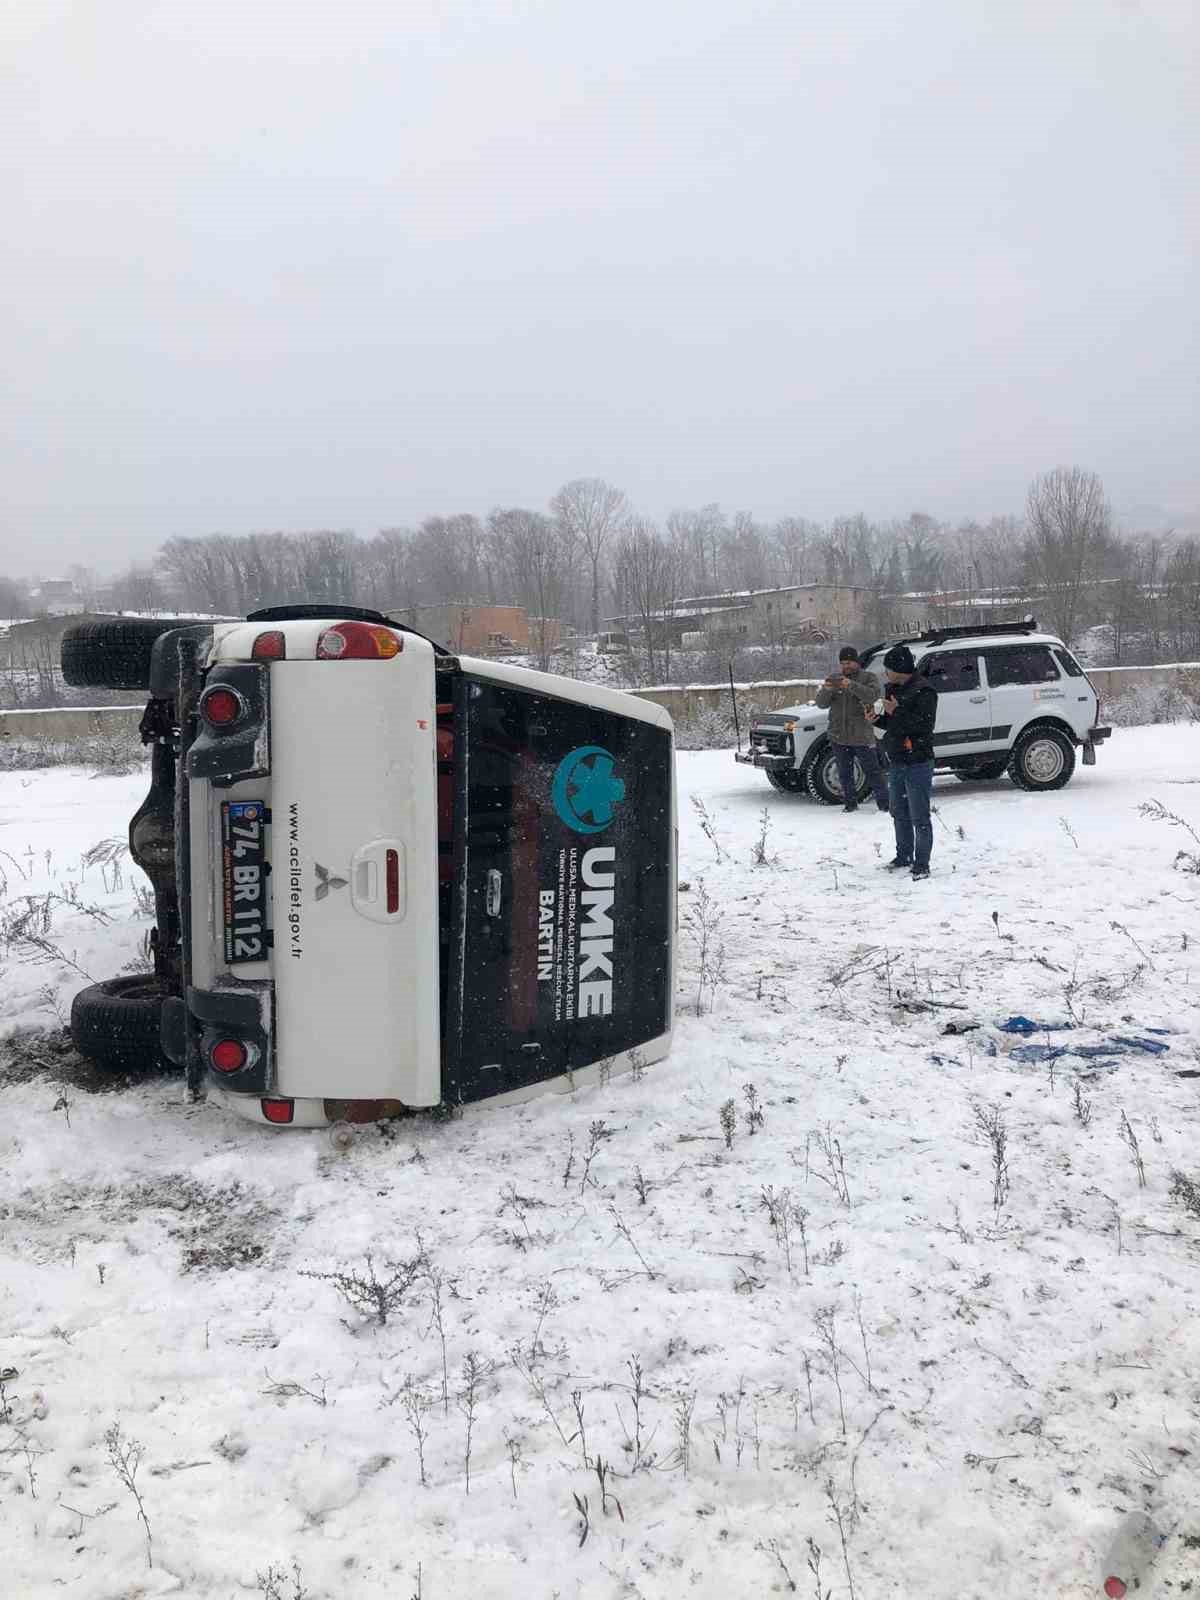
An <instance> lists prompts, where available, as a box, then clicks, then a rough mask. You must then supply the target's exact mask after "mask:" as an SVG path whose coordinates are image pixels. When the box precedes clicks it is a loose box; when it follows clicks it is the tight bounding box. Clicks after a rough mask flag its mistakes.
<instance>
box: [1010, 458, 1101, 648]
mask: <svg viewBox="0 0 1200 1600" xmlns="http://www.w3.org/2000/svg"><path fill="white" fill-rule="evenodd" d="M1025 523H1026V529H1027V534H1026V540H1025V549H1024V555H1025V571H1026V575H1027V577H1028V579H1029V581H1030V582H1031V583H1033V584H1034V585H1036V587H1037V588H1038V590H1039V591H1040V592H1041V597H1042V606H1043V609H1044V611H1045V612H1046V615H1047V620H1048V621H1049V623H1050V625H1051V626H1052V627H1053V628H1054V629H1055V631H1056V632H1057V633H1058V634H1059V635H1060V636H1061V637H1062V638H1063V639H1065V640H1066V642H1067V643H1068V644H1070V643H1071V641H1072V639H1073V638H1074V637H1075V635H1076V634H1077V633H1078V632H1079V630H1080V626H1081V623H1082V619H1083V613H1084V608H1085V604H1086V600H1087V596H1088V591H1089V590H1090V588H1091V587H1092V585H1093V584H1094V583H1095V582H1096V580H1097V579H1098V578H1099V577H1100V575H1101V569H1102V567H1103V563H1104V561H1105V559H1106V557H1107V556H1108V554H1109V552H1110V549H1111V546H1112V516H1111V512H1110V510H1109V505H1108V501H1107V500H1106V499H1105V497H1104V485H1103V484H1102V483H1101V482H1100V479H1099V478H1098V477H1097V476H1096V474H1095V473H1094V472H1085V471H1084V470H1083V468H1082V467H1055V469H1054V471H1053V472H1045V473H1043V474H1042V475H1041V476H1040V477H1037V478H1035V479H1034V480H1033V482H1032V483H1031V484H1030V485H1029V493H1028V495H1027V496H1026V500H1025Z"/></svg>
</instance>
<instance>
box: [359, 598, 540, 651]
mask: <svg viewBox="0 0 1200 1600" xmlns="http://www.w3.org/2000/svg"><path fill="white" fill-rule="evenodd" d="M388 614H389V615H390V616H393V617H395V618H397V620H398V621H400V622H405V623H407V624H408V626H409V627H410V628H416V629H417V630H418V632H420V633H424V634H428V636H429V637H430V638H431V639H436V640H437V642H438V643H439V644H444V645H445V646H446V648H447V649H449V650H457V651H462V653H463V654H464V655H476V656H482V655H526V654H528V653H529V652H530V651H531V650H537V649H553V648H554V647H555V646H556V645H557V644H558V642H559V640H560V639H561V637H562V635H563V632H564V629H563V625H562V623H561V621H559V619H558V618H557V617H531V616H529V615H528V614H527V613H526V610H525V607H524V606H486V605H474V604H472V603H470V602H469V601H461V602H454V603H453V604H448V605H438V606H393V607H391V608H390V610H389V613H388Z"/></svg>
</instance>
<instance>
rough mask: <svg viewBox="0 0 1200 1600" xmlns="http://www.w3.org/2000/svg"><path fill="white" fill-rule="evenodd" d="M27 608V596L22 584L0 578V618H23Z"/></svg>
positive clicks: (10, 579)
mask: <svg viewBox="0 0 1200 1600" xmlns="http://www.w3.org/2000/svg"><path fill="white" fill-rule="evenodd" d="M28 606H29V596H28V594H27V593H26V590H25V586H24V584H21V583H17V582H16V580H15V579H13V578H0V617H4V618H6V619H7V620H11V619H12V618H14V617H23V616H24V615H25V613H26V611H27V609H28Z"/></svg>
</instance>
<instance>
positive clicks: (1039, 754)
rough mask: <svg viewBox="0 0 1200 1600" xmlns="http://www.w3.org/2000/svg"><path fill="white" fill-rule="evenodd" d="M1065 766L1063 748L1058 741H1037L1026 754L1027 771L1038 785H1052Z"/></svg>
mask: <svg viewBox="0 0 1200 1600" xmlns="http://www.w3.org/2000/svg"><path fill="white" fill-rule="evenodd" d="M1063 765H1064V762H1063V753H1062V746H1061V745H1060V744H1059V742H1058V740H1057V739H1037V740H1035V741H1034V743H1033V744H1031V745H1030V746H1029V749H1028V750H1027V751H1026V752H1025V770H1026V772H1027V773H1028V774H1029V776H1030V777H1031V778H1033V779H1035V780H1036V781H1037V782H1038V783H1052V782H1053V781H1054V779H1055V778H1057V777H1058V776H1059V774H1060V773H1061V772H1062V769H1063Z"/></svg>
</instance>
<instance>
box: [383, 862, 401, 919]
mask: <svg viewBox="0 0 1200 1600" xmlns="http://www.w3.org/2000/svg"><path fill="white" fill-rule="evenodd" d="M384 877H385V878H386V880H387V908H388V911H389V913H390V914H392V915H395V913H396V912H397V911H399V909H400V852H399V851H398V850H389V851H388V852H387V855H386V856H385V857H384Z"/></svg>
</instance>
